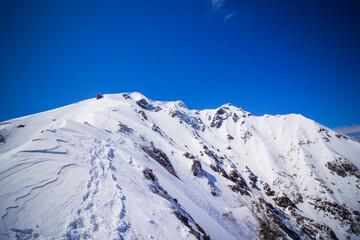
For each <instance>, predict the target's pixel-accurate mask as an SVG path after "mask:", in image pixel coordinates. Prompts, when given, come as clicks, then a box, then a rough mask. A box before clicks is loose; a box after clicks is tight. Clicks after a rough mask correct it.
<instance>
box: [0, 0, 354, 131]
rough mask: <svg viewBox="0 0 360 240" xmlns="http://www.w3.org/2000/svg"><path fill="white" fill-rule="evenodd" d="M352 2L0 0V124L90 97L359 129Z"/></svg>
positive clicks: (332, 0)
mask: <svg viewBox="0 0 360 240" xmlns="http://www.w3.org/2000/svg"><path fill="white" fill-rule="evenodd" d="M357 2H358V1H356V0H353V1H349V0H341V1H340V0H338V1H335V0H331V1H326V3H325V1H318V0H311V1H307V0H302V1H288V0H283V1H277V0H272V1H268V0H264V1H256V0H252V1H250V0H248V1H244V0H235V1H232V0H227V1H226V0H213V1H210V0H189V1H187V0H183V1H149V0H145V1H137V0H134V1H92V0H90V1H56V0H54V1H48V0H43V1H39V0H34V1H22V0H19V1H10V0H4V1H1V2H0V81H1V82H0V83H1V88H0V121H5V120H8V119H11V118H15V117H20V116H24V115H29V114H33V113H37V112H41V111H45V110H50V109H53V108H57V107H61V106H64V105H67V104H71V103H74V102H77V101H81V100H85V99H88V98H92V97H95V96H96V94H97V93H104V94H105V93H120V92H129V91H137V92H141V93H143V94H144V95H145V96H147V97H149V98H150V99H154V100H164V101H166V100H179V99H180V100H183V101H184V102H185V103H186V105H187V106H188V108H191V109H194V108H196V109H204V108H217V107H219V106H220V105H222V104H225V103H229V102H230V103H232V104H233V105H235V106H238V107H242V108H244V109H245V110H247V111H250V112H252V113H253V114H255V115H263V114H287V113H300V114H303V115H304V116H306V117H308V118H311V119H313V120H315V121H318V122H320V123H322V124H324V125H326V126H329V127H337V126H344V125H353V124H359V123H360V106H359V103H360V94H359V90H360V14H359V12H360V11H359V10H360V6H359V3H357Z"/></svg>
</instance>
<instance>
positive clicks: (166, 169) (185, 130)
mask: <svg viewBox="0 0 360 240" xmlns="http://www.w3.org/2000/svg"><path fill="white" fill-rule="evenodd" d="M0 131H1V132H0V133H1V135H2V136H3V139H4V140H3V141H2V143H0V167H1V169H0V179H2V180H1V181H0V202H1V204H0V215H1V216H2V224H1V227H0V232H1V234H2V236H4V238H12V237H18V238H19V239H36V238H39V237H40V239H41V238H51V237H54V238H60V239H62V238H63V239H86V238H90V239H101V238H102V239H103V238H114V239H149V238H154V239H173V238H174V237H175V238H178V239H195V238H198V239H209V238H211V239H239V238H240V239H259V238H262V239H269V238H270V239H271V238H273V239H275V238H278V239H321V238H322V239H347V238H351V239H359V236H360V223H359V219H360V218H359V209H360V202H359V201H357V200H356V199H360V198H359V195H360V191H359V190H360V184H359V179H360V173H359V170H358V169H359V168H360V162H359V159H358V156H360V144H359V143H357V142H354V141H353V140H351V139H349V138H347V137H346V136H344V135H341V134H338V133H336V132H334V131H332V130H331V129H329V128H327V127H325V126H323V125H321V124H318V123H316V122H314V121H312V120H310V119H307V118H305V117H304V116H302V115H299V114H288V115H276V116H272V115H264V116H253V115H252V114H251V113H250V112H247V111H245V110H243V109H241V108H237V107H234V106H232V105H231V104H224V105H222V106H220V107H219V108H217V109H205V110H189V109H187V108H186V105H185V104H184V103H183V102H181V101H172V102H161V101H152V100H150V99H148V98H146V97H145V96H143V95H142V94H140V93H123V94H111V95H104V97H103V98H101V99H98V100H96V99H89V100H85V101H82V102H79V103H76V104H72V105H68V106H65V107H62V108H59V109H54V110H50V111H47V112H43V113H39V114H35V115H31V116H26V117H22V118H17V119H13V120H10V121H6V122H2V123H1V124H0ZM71 183H73V185H71ZM65 186H66V187H65ZM54 198H56V199H57V200H56V201H55V200H54ZM50 202H51V203H52V204H53V205H50V204H49V203H50ZM40 205H41V207H40ZM45 210H46V211H45ZM48 212H49V213H52V214H55V213H56V214H57V215H58V216H59V219H57V220H56V219H54V220H52V223H53V224H49V223H48V222H47V221H46V220H45V219H49V217H50V216H51V214H49V213H48ZM37 213H41V214H37ZM29 214H31V216H30V215H29ZM32 215H34V216H32ZM106 226H108V227H106Z"/></svg>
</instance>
